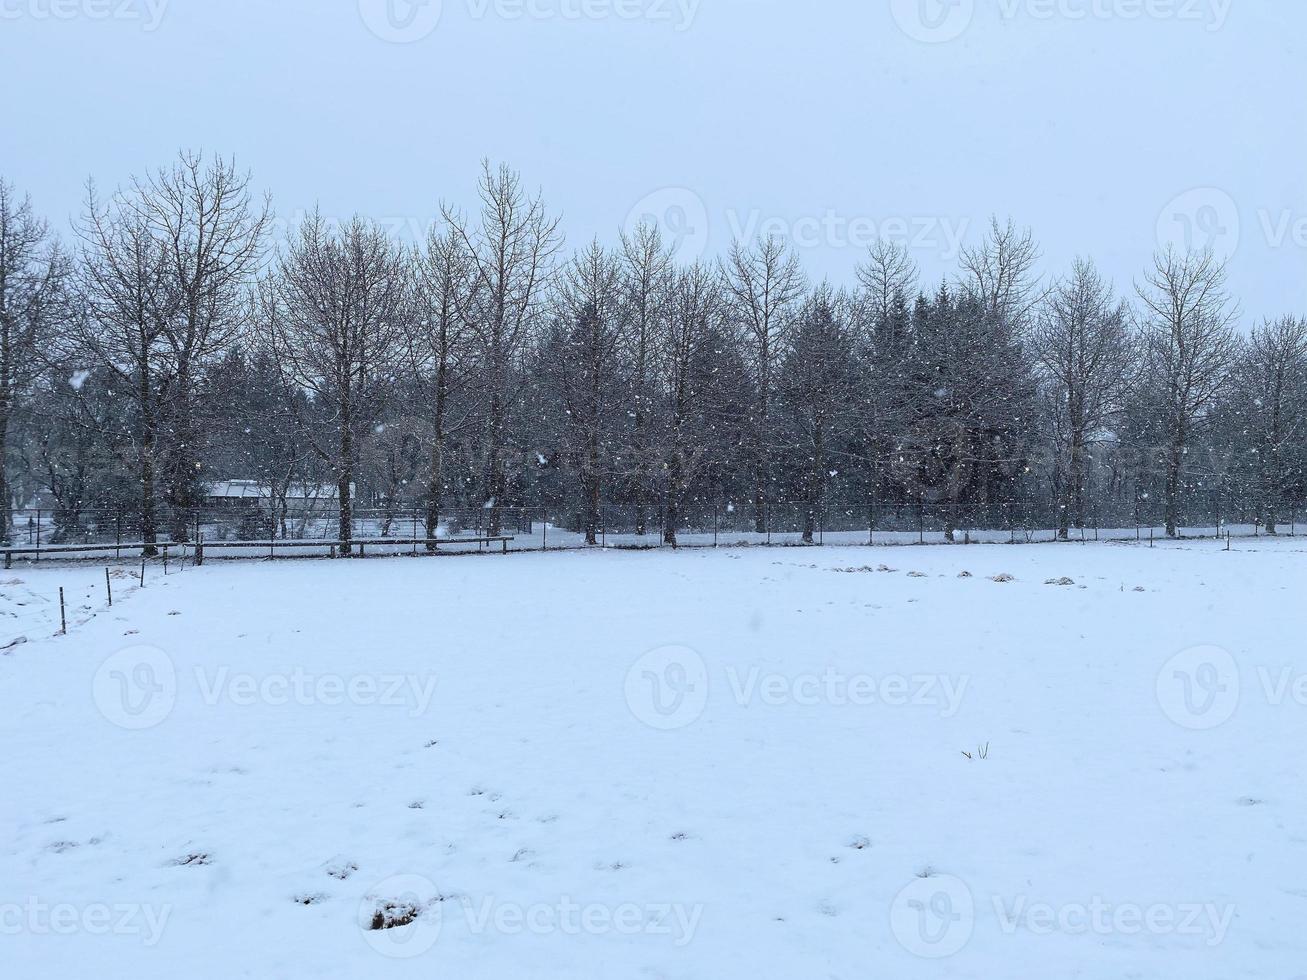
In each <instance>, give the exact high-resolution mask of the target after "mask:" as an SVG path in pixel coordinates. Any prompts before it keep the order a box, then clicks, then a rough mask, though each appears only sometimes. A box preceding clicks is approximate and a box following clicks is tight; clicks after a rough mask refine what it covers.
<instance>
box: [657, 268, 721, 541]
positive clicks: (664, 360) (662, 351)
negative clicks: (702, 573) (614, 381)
mask: <svg viewBox="0 0 1307 980" xmlns="http://www.w3.org/2000/svg"><path fill="white" fill-rule="evenodd" d="M722 306H723V296H722V284H721V280H720V279H719V277H718V276H717V274H716V273H715V272H714V271H713V270H711V269H709V268H708V267H707V266H704V265H702V264H698V263H696V264H695V265H693V266H690V267H689V268H687V269H683V270H681V271H680V272H678V273H677V275H676V279H675V281H674V282H673V284H672V288H671V294H670V296H669V297H668V309H667V315H666V317H665V318H663V320H662V322H661V324H660V326H661V336H660V337H659V344H658V382H659V389H660V395H661V399H662V410H663V421H664V427H663V437H664V447H663V470H664V472H663V541H664V543H666V544H670V545H673V546H674V545H675V544H676V535H677V533H678V532H679V531H680V529H681V520H682V514H683V508H684V505H685V502H686V497H687V495H688V493H689V491H690V487H691V486H692V484H693V482H694V479H695V477H696V475H697V474H698V472H699V471H700V470H701V468H702V467H703V466H704V465H705V462H706V458H707V456H708V454H709V453H710V452H711V451H712V450H713V448H714V440H712V439H711V438H710V435H711V429H712V426H713V422H714V404H713V403H714V400H715V398H716V395H717V386H718V385H719V384H721V383H723V382H724V381H725V379H722V378H720V377H717V376H716V375H715V371H714V368H715V366H716V361H717V354H718V350H717V348H718V346H719V345H720V344H721V343H722V339H723V338H722V322H721V321H722V312H723V311H722Z"/></svg>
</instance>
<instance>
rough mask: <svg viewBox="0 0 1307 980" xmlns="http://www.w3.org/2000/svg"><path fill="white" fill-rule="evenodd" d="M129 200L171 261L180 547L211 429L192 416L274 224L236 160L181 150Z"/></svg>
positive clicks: (171, 474) (169, 454)
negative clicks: (204, 442)
mask: <svg viewBox="0 0 1307 980" xmlns="http://www.w3.org/2000/svg"><path fill="white" fill-rule="evenodd" d="M132 188H133V189H132V193H130V194H127V195H125V196H124V197H123V202H124V204H125V205H126V206H127V207H128V208H130V209H131V211H132V212H133V213H134V214H135V216H136V218H137V220H138V221H139V222H140V223H141V224H142V225H144V226H145V227H146V228H148V229H149V231H150V234H151V235H153V236H154V238H155V239H156V240H157V241H158V242H159V244H160V247H161V248H162V250H163V253H164V255H165V257H166V270H167V275H168V280H169V281H168V283H167V288H168V291H169V293H170V302H171V307H172V309H171V314H172V315H171V316H169V317H168V319H167V321H166V327H165V330H164V336H165V338H166V339H167V342H168V346H169V348H170V350H169V355H170V357H169V360H170V362H171V363H170V371H171V373H172V379H171V383H170V384H169V385H168V387H167V391H166V397H165V400H164V401H163V403H162V405H161V408H162V410H163V412H164V413H165V414H166V416H167V420H168V424H167V436H168V439H167V451H166V453H164V454H163V458H162V464H163V466H162V468H163V473H162V474H161V475H162V476H163V479H164V483H165V496H166V499H167V502H168V504H169V509H168V514H169V528H170V533H171V536H172V539H173V540H174V541H182V540H185V539H186V536H187V532H186V529H187V520H186V517H187V512H188V511H189V510H190V509H191V508H194V507H195V506H197V505H198V504H199V502H200V493H199V473H200V468H201V463H200V460H201V452H200V450H201V443H202V442H203V440H204V438H205V432H206V431H207V430H208V429H209V428H210V426H209V424H208V422H207V421H206V420H201V419H198V418H197V417H196V414H197V411H198V410H199V408H200V405H199V401H200V399H199V397H198V394H199V388H200V385H201V384H202V382H203V375H204V372H205V370H206V369H207V368H208V367H209V366H210V365H211V364H212V363H213V362H214V360H215V359H216V358H217V357H218V356H219V355H220V354H221V353H222V352H223V351H224V350H226V349H227V348H229V347H230V346H231V344H232V342H233V340H234V339H235V337H236V334H237V333H238V331H239V330H240V328H241V325H242V323H243V320H244V314H245V307H244V301H245V291H246V287H247V285H248V282H249V279H250V277H251V276H252V275H253V274H254V273H255V271H256V269H257V266H258V264H259V262H260V259H261V258H262V255H263V248H264V239H265V233H266V231H267V228H268V224H269V221H270V220H271V219H270V208H269V203H268V201H267V200H266V199H265V200H264V201H263V202H262V204H261V205H256V204H255V202H254V201H253V198H252V195H251V192H250V177H249V175H248V174H242V173H240V172H238V171H237V170H236V164H235V161H234V160H224V159H223V158H221V157H215V158H214V159H212V160H211V161H208V162H207V163H206V161H205V160H204V157H203V156H202V155H201V154H198V153H190V152H182V153H181V154H179V155H178V159H177V161H176V162H175V163H173V164H172V166H170V167H165V168H161V169H160V170H158V171H156V172H155V173H153V174H151V175H150V176H149V177H147V178H146V179H144V180H134V181H133V183H132Z"/></svg>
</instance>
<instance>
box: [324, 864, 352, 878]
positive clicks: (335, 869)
mask: <svg viewBox="0 0 1307 980" xmlns="http://www.w3.org/2000/svg"><path fill="white" fill-rule="evenodd" d="M358 869H359V866H358V865H357V864H355V863H354V862H353V861H337V862H335V863H333V864H329V865H327V874H329V875H331V877H333V878H335V879H336V880H337V881H345V880H346V879H347V878H349V876H350V875H352V874H353V873H354V872H355V871H357V870H358Z"/></svg>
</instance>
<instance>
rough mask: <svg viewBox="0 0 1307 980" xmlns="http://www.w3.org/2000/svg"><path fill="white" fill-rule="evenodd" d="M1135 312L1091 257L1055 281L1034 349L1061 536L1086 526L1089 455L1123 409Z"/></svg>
mask: <svg viewBox="0 0 1307 980" xmlns="http://www.w3.org/2000/svg"><path fill="white" fill-rule="evenodd" d="M1132 340H1133V338H1132V337H1131V335H1130V328H1129V310H1128V309H1127V308H1126V305H1125V303H1124V302H1123V301H1120V300H1118V299H1116V297H1115V296H1114V295H1113V292H1112V287H1111V285H1110V284H1108V283H1107V282H1105V281H1104V280H1103V278H1102V277H1101V276H1100V275H1099V274H1098V270H1097V269H1095V268H1094V264H1093V263H1092V262H1090V261H1088V260H1086V259H1077V260H1076V263H1075V266H1074V267H1073V269H1072V271H1071V275H1070V277H1069V278H1067V279H1066V280H1065V281H1063V282H1061V283H1059V284H1058V285H1057V286H1055V287H1054V289H1053V290H1052V292H1051V293H1050V294H1049V297H1048V302H1047V304H1046V305H1045V307H1044V309H1043V310H1042V311H1041V312H1040V314H1039V315H1038V317H1037V318H1036V320H1035V322H1034V324H1033V326H1032V329H1031V336H1030V350H1031V353H1032V354H1033V355H1034V358H1035V362H1036V366H1037V369H1038V371H1039V373H1040V375H1041V380H1042V381H1043V395H1044V398H1045V401H1046V408H1047V415H1048V418H1049V420H1050V422H1051V427H1052V432H1051V435H1052V437H1053V442H1054V448H1055V450H1056V452H1057V460H1056V465H1055V467H1054V468H1055V473H1056V479H1057V483H1058V494H1059V499H1058V535H1059V537H1061V538H1063V539H1065V538H1066V537H1067V536H1068V532H1069V529H1070V528H1071V527H1072V526H1075V527H1084V526H1085V517H1086V512H1085V506H1086V505H1085V481H1086V474H1087V469H1088V459H1087V454H1088V452H1089V449H1090V446H1091V444H1092V442H1093V440H1094V438H1095V437H1096V436H1098V435H1100V434H1102V433H1103V432H1104V430H1106V429H1107V428H1108V427H1109V426H1110V425H1111V424H1112V422H1113V420H1114V419H1115V417H1116V415H1117V414H1118V413H1119V412H1120V411H1121V409H1122V407H1123V400H1124V397H1125V394H1126V392H1127V390H1128V388H1129V384H1130V381H1131V374H1132V372H1133V366H1134V362H1135V352H1134V350H1133V343H1132Z"/></svg>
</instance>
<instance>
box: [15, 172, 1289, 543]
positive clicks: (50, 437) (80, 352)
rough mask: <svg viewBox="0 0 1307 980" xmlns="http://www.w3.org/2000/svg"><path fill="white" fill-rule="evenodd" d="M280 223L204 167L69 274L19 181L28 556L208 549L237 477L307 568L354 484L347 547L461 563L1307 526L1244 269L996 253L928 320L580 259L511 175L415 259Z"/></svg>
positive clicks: (1020, 246) (21, 425)
mask: <svg viewBox="0 0 1307 980" xmlns="http://www.w3.org/2000/svg"><path fill="white" fill-rule="evenodd" d="M270 214H271V211H270V204H269V202H268V201H267V200H262V201H260V200H257V199H256V198H255V196H254V195H253V194H252V192H251V188H250V179H249V177H248V175H245V174H242V173H240V172H239V171H238V170H237V169H236V167H235V165H234V164H233V163H232V162H231V161H229V160H223V159H205V158H203V157H202V156H200V155H198V154H191V153H183V154H181V155H180V156H179V158H178V159H177V160H176V161H175V162H174V163H173V164H172V165H171V166H168V167H165V168H163V169H161V170H159V171H157V172H155V173H152V174H150V175H148V176H146V177H144V178H141V179H136V180H132V181H130V182H129V183H127V184H126V185H125V186H123V187H122V188H120V189H118V190H116V191H114V192H113V193H112V194H109V195H107V196H104V195H101V193H100V192H99V191H98V190H97V188H96V187H95V186H94V184H88V187H87V190H86V204H85V208H84V211H83V214H82V215H81V217H80V219H79V220H78V221H77V222H76V223H75V226H74V233H73V235H72V236H71V240H70V241H68V242H67V243H64V242H61V241H59V240H58V237H57V236H55V235H54V234H52V232H51V230H50V228H49V225H48V224H47V223H46V222H45V221H44V220H42V219H41V218H40V217H38V215H37V214H36V213H35V211H34V210H33V208H32V205H31V203H30V202H29V201H28V200H27V199H26V198H22V197H20V196H19V195H18V194H17V193H16V192H15V191H14V189H13V188H12V187H10V186H9V185H8V184H5V183H3V182H2V181H0V449H3V453H4V466H3V467H2V468H0V500H3V502H4V513H3V522H4V532H5V534H6V535H8V533H9V531H10V526H11V523H12V521H11V517H10V515H11V511H12V508H13V507H15V506H16V505H21V504H22V503H23V502H25V501H28V500H31V499H34V498H40V499H47V498H48V499H49V500H50V501H52V503H53V506H54V509H55V511H56V519H57V520H58V521H60V522H62V523H63V525H64V526H67V527H68V528H70V529H73V528H76V526H77V525H78V524H79V522H81V521H83V520H84V519H85V516H84V515H85V514H86V513H87V511H88V510H91V509H93V508H97V507H117V508H124V507H125V508H126V509H127V510H129V511H130V512H131V513H132V514H133V515H135V518H136V519H138V520H139V528H140V533H141V535H142V537H143V540H144V541H146V542H147V543H148V544H151V545H152V544H153V543H154V542H156V541H158V540H160V537H161V535H163V534H165V533H166V534H167V535H168V536H169V537H171V538H172V539H173V540H183V539H185V537H186V536H187V534H188V526H189V524H188V515H190V514H192V513H193V511H194V509H195V507H196V506H197V505H198V504H199V503H200V502H201V501H202V499H203V496H204V484H205V482H206V481H209V480H212V479H215V478H218V477H228V478H254V479H257V480H259V481H260V482H261V483H262V484H263V485H264V487H265V489H266V493H267V495H268V497H269V499H270V500H271V501H272V502H273V511H274V513H273V515H272V518H273V523H274V526H275V527H277V528H279V529H280V531H281V533H286V522H287V520H288V517H289V515H288V505H287V500H288V497H289V496H290V493H291V488H292V487H294V486H296V485H303V484H306V483H309V482H319V481H330V482H331V483H333V484H334V485H335V486H336V488H337V498H338V507H339V519H340V523H341V527H342V529H348V528H350V527H351V526H352V508H353V507H354V506H355V502H356V501H357V500H361V501H362V502H364V503H365V504H366V505H368V506H370V507H376V508H380V509H381V510H382V511H383V512H384V513H391V514H393V513H397V512H398V510H399V509H400V508H404V509H409V508H421V509H423V510H424V512H425V515H426V525H427V533H428V534H429V535H432V536H434V534H435V532H436V528H437V524H438V521H439V516H440V514H441V512H442V509H448V508H451V507H464V506H475V507H482V508H484V510H485V513H486V516H487V525H488V527H489V530H490V531H491V532H492V533H495V532H497V531H498V530H499V525H500V522H501V514H502V510H503V508H505V507H507V506H512V505H520V504H532V505H539V504H547V505H550V506H551V507H555V508H563V509H565V510H566V511H567V512H569V513H573V514H576V515H577V522H578V524H579V527H580V529H581V530H582V531H584V533H585V535H586V538H587V540H590V541H594V540H595V538H596V536H597V534H598V531H599V529H600V527H601V523H602V521H603V517H602V516H601V510H602V508H603V506H604V504H605V503H609V504H614V503H616V504H620V505H621V506H622V508H623V509H624V510H625V511H626V512H627V514H628V515H629V523H630V525H631V527H632V529H633V530H635V531H636V532H638V533H640V534H645V533H660V534H661V535H662V537H663V539H664V540H665V541H667V542H669V543H675V541H676V536H677V533H678V531H679V530H681V529H682V528H683V527H684V526H685V524H686V521H687V520H690V519H691V517H690V514H691V512H692V511H693V510H694V509H695V508H697V507H698V506H700V505H701V504H702V503H703V501H705V500H711V501H714V502H727V503H728V505H729V506H732V507H738V508H743V509H747V510H748V511H750V512H751V517H752V520H753V521H754V523H755V525H756V528H757V529H758V530H760V531H763V530H766V529H767V527H768V525H769V522H770V521H771V520H772V514H773V512H774V511H775V510H776V508H777V507H778V506H779V505H782V504H784V505H788V506H791V507H793V508H795V509H796V512H797V513H798V514H799V515H800V521H801V526H802V530H803V532H804V535H805V538H807V539H809V540H810V539H811V538H812V536H813V533H814V531H815V529H816V528H817V526H818V524H819V522H820V521H821V520H822V518H823V515H826V514H828V513H829V512H830V511H831V510H832V509H835V510H843V511H844V512H846V513H852V512H854V511H857V510H861V509H863V508H866V509H867V511H866V513H868V515H869V517H870V519H872V520H874V519H875V516H876V514H877V513H878V511H880V510H883V509H885V508H891V507H897V506H910V505H915V504H931V505H936V506H938V507H939V509H940V512H941V514H943V515H944V520H945V523H946V530H947V531H948V533H949V534H950V536H951V535H952V531H953V530H954V528H955V526H957V522H958V521H961V520H986V521H988V522H999V521H1007V522H1012V521H1014V520H1015V517H1014V515H1015V514H1017V513H1019V512H1020V513H1025V512H1029V511H1031V510H1034V511H1037V512H1040V513H1044V514H1055V515H1056V517H1055V520H1056V522H1057V525H1058V529H1059V531H1060V532H1061V533H1062V534H1063V535H1066V534H1068V533H1069V532H1070V530H1071V529H1072V528H1075V527H1077V526H1080V527H1083V526H1085V524H1086V523H1088V522H1091V521H1093V520H1095V519H1101V518H1103V516H1104V515H1108V516H1109V517H1114V518H1117V519H1120V518H1121V516H1122V515H1124V514H1131V513H1133V515H1134V516H1135V517H1136V518H1137V517H1138V516H1139V514H1140V511H1141V507H1142V508H1144V509H1146V510H1147V511H1148V513H1149V515H1150V520H1151V515H1152V514H1153V510H1152V507H1153V504H1152V502H1153V501H1154V500H1158V499H1160V501H1161V514H1160V516H1161V519H1162V522H1163V523H1164V524H1165V527H1166V530H1167V532H1168V533H1170V534H1176V533H1177V531H1178V528H1179V527H1180V526H1181V524H1182V522H1183V521H1184V520H1185V518H1186V516H1189V515H1191V514H1193V513H1197V512H1201V511H1202V508H1203V507H1207V508H1208V509H1210V507H1211V501H1212V499H1214V498H1213V495H1214V494H1222V495H1224V497H1225V502H1224V506H1225V507H1226V508H1227V513H1230V512H1232V511H1238V512H1242V513H1245V514H1247V513H1249V512H1250V511H1252V512H1255V513H1256V516H1257V517H1258V518H1259V519H1260V520H1261V521H1263V522H1264V523H1265V526H1266V528H1267V530H1268V531H1271V532H1274V531H1275V530H1276V526H1277V523H1278V522H1279V520H1280V519H1281V515H1282V514H1283V513H1284V511H1285V509H1286V508H1287V507H1289V506H1292V505H1294V504H1295V503H1296V502H1298V501H1299V500H1301V498H1302V493H1303V480H1302V473H1303V462H1304V455H1305V452H1307V430H1305V427H1304V422H1305V420H1307V416H1305V412H1307V322H1304V321H1303V320H1302V319H1300V318H1294V317H1286V318H1284V319H1281V320H1279V321H1276V322H1271V323H1266V324H1263V325H1260V326H1257V327H1255V328H1253V329H1252V330H1251V331H1250V332H1247V333H1246V334H1245V333H1243V332H1242V331H1241V330H1240V329H1239V324H1238V320H1239V314H1238V309H1237V307H1236V305H1235V303H1234V302H1233V301H1232V299H1231V298H1230V296H1229V295H1228V293H1227V290H1226V273H1225V268H1224V266H1223V265H1222V263H1221V262H1220V261H1218V260H1217V258H1215V257H1214V256H1213V255H1212V254H1210V253H1193V254H1180V253H1177V252H1175V251H1165V252H1162V253H1159V254H1158V255H1157V256H1156V257H1155V259H1154V261H1153V263H1152V265H1151V267H1150V268H1149V269H1148V270H1147V272H1146V273H1145V274H1143V275H1142V276H1141V277H1140V279H1139V280H1138V282H1136V283H1135V284H1134V288H1133V290H1132V291H1131V294H1130V295H1129V296H1122V295H1118V294H1117V293H1116V292H1115V291H1114V288H1113V286H1112V284H1111V283H1109V282H1107V281H1105V279H1104V278H1103V277H1102V276H1101V275H1100V274H1099V272H1098V271H1097V270H1096V269H1095V267H1094V265H1093V263H1092V262H1091V261H1089V260H1080V261H1077V262H1076V263H1075V265H1074V266H1073V267H1072V268H1071V269H1070V270H1068V272H1067V273H1066V274H1065V275H1064V276H1062V277H1060V278H1053V279H1048V278H1045V277H1043V276H1041V274H1040V272H1039V270H1038V263H1039V258H1040V256H1039V251H1038V248H1037V246H1036V244H1035V242H1034V241H1033V240H1032V238H1031V236H1030V234H1029V232H1026V231H1023V230H1019V229H1017V228H1016V227H1015V226H1013V225H1012V223H1011V222H1008V223H1007V224H1006V225H1003V224H1000V223H998V222H997V221H995V222H994V223H993V224H992V226H991V228H990V229H989V232H988V234H987V236H986V237H985V239H984V240H983V241H982V242H980V243H978V244H977V245H976V246H975V247H974V248H972V249H970V250H968V251H966V252H965V253H964V255H963V258H962V262H961V264H960V268H959V270H958V272H957V274H956V276H955V277H954V278H953V279H952V280H951V281H948V282H943V283H940V284H939V285H938V286H937V287H933V288H932V289H930V290H929V291H924V290H923V288H922V284H921V283H920V282H919V281H918V274H917V270H916V268H915V267H914V265H913V263H912V262H911V260H910V257H909V255H908V253H907V251H906V250H905V249H904V248H902V247H901V246H898V245H895V244H893V243H881V244H878V245H877V246H876V247H874V248H873V249H872V250H871V251H870V253H869V255H868V256H867V258H866V261H865V262H864V264H863V265H862V266H861V267H860V269H859V275H858V282H857V283H856V285H853V286H851V287H848V288H835V287H833V286H831V285H830V284H828V283H824V282H823V283H813V282H810V281H809V280H808V279H807V278H806V277H805V275H804V272H803V270H802V268H801V266H800V263H799V261H798V259H797V257H796V255H795V253H794V252H793V251H792V249H791V248H790V247H789V246H788V245H787V243H786V242H784V241H783V240H780V239H775V238H770V239H762V240H759V241H756V242H750V243H735V244H734V245H732V247H731V248H730V250H729V253H728V254H727V255H726V256H725V257H724V258H723V259H722V260H721V261H719V262H715V263H702V262H700V263H693V264H688V265H687V264H678V263H677V262H676V261H675V260H674V253H673V250H672V249H671V248H670V246H669V243H667V242H665V241H664V240H663V238H662V237H661V235H660V233H659V230H658V229H657V228H656V227H655V226H653V225H643V226H640V227H636V228H634V229H631V230H630V231H629V232H628V233H625V234H622V235H621V236H620V237H619V239H618V240H617V242H616V243H615V246H614V247H611V248H609V247H605V246H603V245H602V244H600V243H599V242H594V243H591V244H589V245H586V246H584V247H582V248H580V249H579V250H576V251H574V252H572V253H571V254H565V253H564V251H563V245H562V238H561V235H560V233H559V227H558V220H557V219H556V218H555V217H553V216H551V215H550V214H549V212H548V210H547V208H546V206H545V204H544V202H543V200H542V199H541V197H540V196H539V195H536V194H531V193H529V192H528V191H526V190H525V189H524V187H523V185H522V183H521V180H520V178H519V177H518V175H517V174H516V173H514V172H512V171H511V170H509V169H508V168H506V167H498V168H496V167H492V166H490V165H489V164H486V165H485V167H484V169H483V172H482V174H481V178H480V182H479V207H477V208H476V209H475V210H474V211H473V212H472V213H464V212H462V211H460V210H458V209H456V208H454V207H450V206H445V207H443V208H442V211H441V214H442V218H441V220H440V222H439V223H438V225H437V226H436V227H434V228H433V229H432V230H431V232H430V234H429V236H428V238H427V240H426V241H425V242H423V243H421V244H420V245H418V246H416V247H413V246H406V245H402V244H401V243H398V242H396V241H394V240H392V239H391V238H389V237H388V236H387V235H386V234H385V233H383V231H382V230H381V229H380V228H379V227H378V226H377V225H375V224H374V223H371V222H369V221H367V220H365V219H362V218H355V219H353V220H351V221H349V222H347V223H344V224H343V225H342V224H336V223H332V222H329V221H328V220H326V219H325V218H323V217H322V216H321V215H319V214H314V215H311V216H310V217H308V218H307V219H306V220H305V221H304V222H303V223H302V225H301V226H300V227H299V228H298V230H297V233H296V234H295V236H294V237H293V240H292V241H291V242H290V243H289V244H288V245H287V246H285V247H284V248H282V249H280V250H277V251H275V252H273V251H271V250H269V248H268V245H267V239H268V232H269V228H270V225H271V219H270ZM1195 508H1197V510H1195ZM343 536H344V537H348V531H346V532H345V534H344V535H343Z"/></svg>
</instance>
